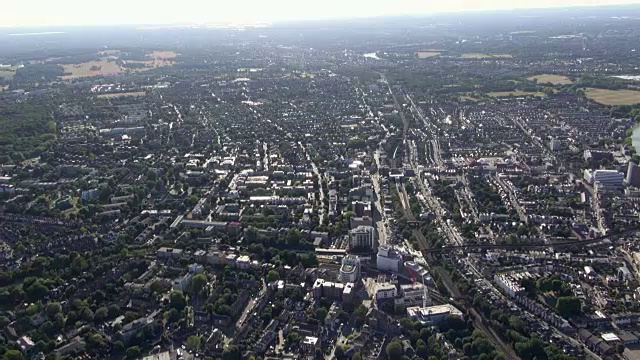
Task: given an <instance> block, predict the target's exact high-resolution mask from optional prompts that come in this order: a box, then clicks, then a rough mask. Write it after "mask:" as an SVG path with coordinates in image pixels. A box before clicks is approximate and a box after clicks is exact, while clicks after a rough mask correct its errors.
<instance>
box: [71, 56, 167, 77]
mask: <svg viewBox="0 0 640 360" xmlns="http://www.w3.org/2000/svg"><path fill="white" fill-rule="evenodd" d="M119 53H120V51H119V50H107V51H103V52H100V53H99V54H100V55H102V56H105V57H103V58H101V59H100V60H99V61H88V62H85V63H81V64H65V65H63V67H64V72H65V73H70V75H64V76H62V79H63V80H71V79H76V78H82V77H89V76H109V75H118V74H123V73H125V72H126V71H127V69H125V68H123V67H122V66H120V64H119V63H117V62H116V61H115V60H114V58H113V57H112V58H111V59H108V58H107V57H106V56H107V55H109V56H117V54H119ZM177 56H178V54H177V53H175V52H174V51H154V52H152V53H149V54H147V58H148V59H149V60H141V61H133V60H128V61H127V62H129V63H137V64H144V65H145V67H143V68H139V69H129V71H132V72H140V71H147V70H151V69H154V68H158V67H162V66H171V65H173V64H175V61H173V60H172V59H174V58H175V57H177Z"/></svg>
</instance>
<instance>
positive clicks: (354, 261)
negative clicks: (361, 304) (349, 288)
mask: <svg viewBox="0 0 640 360" xmlns="http://www.w3.org/2000/svg"><path fill="white" fill-rule="evenodd" d="M358 279H360V258H358V257H357V256H355V255H347V256H345V257H343V258H342V266H341V267H340V282H343V283H350V282H352V283H354V282H356V281H358Z"/></svg>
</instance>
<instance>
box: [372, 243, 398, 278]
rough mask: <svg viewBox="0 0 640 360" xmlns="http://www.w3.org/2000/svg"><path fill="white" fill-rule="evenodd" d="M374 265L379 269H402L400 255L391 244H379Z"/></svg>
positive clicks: (396, 270) (394, 270)
mask: <svg viewBox="0 0 640 360" xmlns="http://www.w3.org/2000/svg"><path fill="white" fill-rule="evenodd" d="M376 265H377V267H378V270H380V271H391V272H396V273H397V272H400V271H401V270H402V255H400V254H399V253H398V252H397V251H396V250H395V249H394V248H393V246H390V245H381V246H380V247H379V248H378V255H377V258H376Z"/></svg>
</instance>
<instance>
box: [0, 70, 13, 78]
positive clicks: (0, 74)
mask: <svg viewBox="0 0 640 360" xmlns="http://www.w3.org/2000/svg"><path fill="white" fill-rule="evenodd" d="M15 74H16V72H15V71H11V70H5V69H0V78H5V79H13V75H15Z"/></svg>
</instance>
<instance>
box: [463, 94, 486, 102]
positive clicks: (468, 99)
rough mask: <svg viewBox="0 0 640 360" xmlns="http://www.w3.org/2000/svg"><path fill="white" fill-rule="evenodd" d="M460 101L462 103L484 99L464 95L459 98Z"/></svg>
mask: <svg viewBox="0 0 640 360" xmlns="http://www.w3.org/2000/svg"><path fill="white" fill-rule="evenodd" d="M458 99H459V100H460V101H473V102H479V101H482V99H480V98H477V97H475V96H471V95H465V94H462V95H460V96H458Z"/></svg>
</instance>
